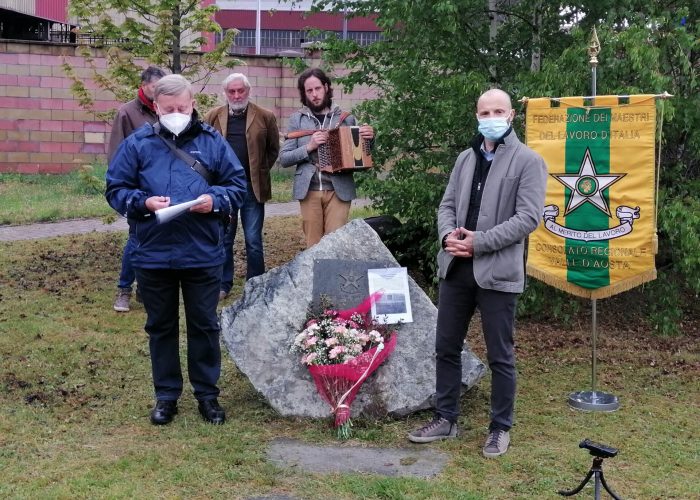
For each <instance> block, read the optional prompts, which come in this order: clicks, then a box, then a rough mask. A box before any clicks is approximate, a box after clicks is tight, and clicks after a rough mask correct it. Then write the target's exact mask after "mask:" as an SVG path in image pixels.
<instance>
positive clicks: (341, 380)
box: [308, 334, 396, 427]
mask: <svg viewBox="0 0 700 500" xmlns="http://www.w3.org/2000/svg"><path fill="white" fill-rule="evenodd" d="M380 346H381V344H380V345H377V346H375V347H372V348H370V349H369V350H368V351H365V352H363V353H362V354H360V355H359V356H357V357H356V358H355V359H352V360H350V361H348V362H347V363H342V364H336V365H309V366H308V369H309V373H310V374H311V376H312V377H313V379H314V383H315V384H316V389H317V390H318V393H319V394H320V395H321V397H322V398H323V400H324V401H326V402H327V403H328V404H329V405H330V406H331V408H332V409H333V410H332V411H333V414H334V415H335V427H339V426H341V425H343V424H344V423H345V422H347V420H348V419H349V418H350V405H351V404H352V402H353V401H354V400H355V396H357V393H358V391H359V390H360V387H361V386H362V382H364V380H365V379H366V378H367V377H369V376H370V375H371V374H372V373H374V371H375V370H376V369H377V368H379V365H381V364H382V363H383V362H384V361H385V360H386V358H388V357H389V354H391V352H392V351H393V350H394V347H396V334H392V335H391V337H389V340H388V341H387V342H386V343H384V344H383V346H384V347H383V348H382V349H380Z"/></svg>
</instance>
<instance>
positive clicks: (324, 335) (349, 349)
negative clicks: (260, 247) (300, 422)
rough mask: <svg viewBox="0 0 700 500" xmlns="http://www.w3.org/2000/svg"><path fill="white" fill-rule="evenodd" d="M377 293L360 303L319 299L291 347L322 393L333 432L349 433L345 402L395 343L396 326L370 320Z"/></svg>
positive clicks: (349, 425)
mask: <svg viewBox="0 0 700 500" xmlns="http://www.w3.org/2000/svg"><path fill="white" fill-rule="evenodd" d="M379 295H380V294H379V293H375V294H372V295H370V296H369V297H368V298H367V299H366V300H365V301H364V302H362V304H360V305H359V306H357V307H355V308H353V309H348V310H345V311H337V310H335V309H333V308H331V307H329V306H328V304H327V303H323V302H322V304H321V309H322V312H321V313H320V314H310V315H309V318H308V319H307V321H306V323H305V325H304V329H303V330H302V331H301V332H300V333H299V334H298V335H297V336H296V337H295V338H294V343H293V345H292V347H291V352H293V353H295V354H300V355H301V362H302V363H303V364H304V365H306V366H307V368H308V369H309V373H310V374H311V376H312V377H313V379H314V383H315V384H316V389H317V390H318V392H319V394H320V395H321V397H322V398H323V399H324V400H325V401H326V402H327V403H328V404H329V405H330V406H331V408H332V413H333V414H334V416H335V427H336V428H337V429H338V438H340V439H347V438H349V437H350V434H351V427H352V422H351V420H350V404H351V403H352V402H353V400H354V399H355V396H356V395H357V392H358V391H359V390H360V386H361V385H362V382H364V381H365V379H366V378H367V377H369V376H370V375H371V374H372V373H373V372H374V371H375V370H376V369H377V368H378V367H379V365H381V364H382V362H383V361H384V360H385V359H386V358H387V357H388V356H389V354H391V352H392V351H393V350H394V347H395V346H396V332H395V331H393V330H392V329H391V328H390V327H389V326H388V325H383V324H380V323H378V322H377V321H375V320H374V319H373V318H372V316H371V314H370V310H371V307H372V304H373V302H374V301H376V300H377V299H378V298H379Z"/></svg>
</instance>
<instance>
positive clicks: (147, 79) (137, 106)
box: [107, 66, 165, 312]
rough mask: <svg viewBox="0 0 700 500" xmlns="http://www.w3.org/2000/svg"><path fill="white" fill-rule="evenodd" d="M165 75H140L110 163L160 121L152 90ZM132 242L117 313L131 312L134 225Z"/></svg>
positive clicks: (117, 127) (118, 124) (118, 121)
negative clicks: (136, 134) (134, 135)
mask: <svg viewBox="0 0 700 500" xmlns="http://www.w3.org/2000/svg"><path fill="white" fill-rule="evenodd" d="M164 76H165V72H164V71H163V70H162V69H160V68H156V67H155V66H149V67H148V68H146V69H145V70H143V73H141V86H140V87H139V91H138V96H137V97H136V98H135V99H133V100H131V101H129V102H127V103H125V104H124V105H122V106H121V107H120V108H119V110H118V111H117V114H116V116H115V117H114V123H112V132H111V134H110V136H109V145H108V146H107V160H108V161H111V160H112V157H113V156H114V153H116V151H117V148H118V147H119V145H120V144H121V143H122V141H123V140H124V139H125V138H126V137H129V136H130V135H131V133H132V132H133V131H134V130H136V129H137V128H139V127H141V126H142V125H143V124H145V123H155V122H157V121H158V115H157V114H156V110H155V108H154V107H153V90H154V89H155V86H156V83H157V82H158V80H160V79H161V78H163V77H164ZM129 227H130V229H129V239H128V240H127V241H126V245H124V252H123V254H122V270H121V272H120V273H119V283H118V284H117V297H116V299H114V305H113V306H112V307H113V308H114V310H115V311H117V312H128V311H129V309H130V308H131V304H130V303H129V302H130V300H131V286H132V285H133V284H134V280H135V279H136V276H135V275H134V268H133V267H131V252H132V250H133V248H134V240H133V238H132V237H131V232H132V231H131V225H129ZM138 299H139V291H138V288H137V290H136V300H138Z"/></svg>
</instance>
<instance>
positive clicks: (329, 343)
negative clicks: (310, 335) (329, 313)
mask: <svg viewBox="0 0 700 500" xmlns="http://www.w3.org/2000/svg"><path fill="white" fill-rule="evenodd" d="M325 342H326V345H327V346H328V347H331V346H334V345H336V344H337V343H338V339H337V338H335V337H331V338H329V339H326V341H325Z"/></svg>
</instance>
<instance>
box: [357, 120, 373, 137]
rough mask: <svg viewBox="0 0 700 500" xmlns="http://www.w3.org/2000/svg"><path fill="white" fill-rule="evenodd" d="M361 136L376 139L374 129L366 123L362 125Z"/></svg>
mask: <svg viewBox="0 0 700 500" xmlns="http://www.w3.org/2000/svg"><path fill="white" fill-rule="evenodd" d="M360 137H362V138H363V139H367V140H371V139H374V129H373V128H372V127H371V126H369V125H367V124H366V123H365V124H363V125H361V126H360Z"/></svg>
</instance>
